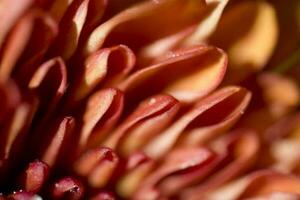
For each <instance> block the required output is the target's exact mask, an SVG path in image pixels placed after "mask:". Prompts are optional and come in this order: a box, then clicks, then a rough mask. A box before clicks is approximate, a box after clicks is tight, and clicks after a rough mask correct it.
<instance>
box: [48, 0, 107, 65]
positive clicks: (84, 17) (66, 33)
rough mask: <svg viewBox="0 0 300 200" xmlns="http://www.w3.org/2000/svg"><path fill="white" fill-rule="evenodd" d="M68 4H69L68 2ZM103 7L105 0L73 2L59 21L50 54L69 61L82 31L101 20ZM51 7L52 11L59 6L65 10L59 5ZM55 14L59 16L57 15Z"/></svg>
mask: <svg viewBox="0 0 300 200" xmlns="http://www.w3.org/2000/svg"><path fill="white" fill-rule="evenodd" d="M68 4H70V3H69V2H68ZM105 5H106V1H105V0H100V1H95V0H83V1H74V2H73V3H72V4H70V6H69V7H68V9H67V11H66V13H65V15H64V17H63V18H62V19H61V22H60V33H59V36H58V38H57V39H56V41H55V43H54V44H53V46H52V49H51V52H52V54H54V55H60V56H62V58H63V59H64V60H69V59H70V58H71V57H72V55H73V54H74V53H75V51H76V49H77V46H78V44H79V39H80V37H81V36H82V34H83V33H84V29H85V28H86V26H91V25H92V24H95V23H96V22H98V21H99V20H100V19H101V17H102V15H103V12H104V9H105ZM53 6H54V7H53V9H54V8H56V7H58V6H59V7H60V8H61V9H63V10H65V8H64V7H63V6H61V5H57V4H54V5H53ZM57 14H58V15H59V13H57Z"/></svg>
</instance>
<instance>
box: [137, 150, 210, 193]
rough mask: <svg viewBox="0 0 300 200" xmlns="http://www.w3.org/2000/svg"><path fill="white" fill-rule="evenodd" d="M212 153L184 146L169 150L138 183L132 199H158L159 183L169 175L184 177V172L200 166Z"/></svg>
mask: <svg viewBox="0 0 300 200" xmlns="http://www.w3.org/2000/svg"><path fill="white" fill-rule="evenodd" d="M212 156H213V154H212V153H211V152H210V151H209V150H207V149H205V148H198V149H197V148H185V149H177V150H174V151H173V152H171V153H170V154H169V155H168V156H167V157H166V160H165V161H164V162H163V163H162V164H161V166H160V167H159V168H158V169H156V170H155V171H154V172H152V173H151V174H150V175H149V176H148V177H147V178H146V179H145V180H144V181H143V184H141V185H140V187H139V188H138V190H137V192H136V193H135V194H134V196H133V199H142V198H145V197H147V199H158V197H160V196H163V194H161V191H160V188H159V187H160V185H161V184H163V182H164V180H166V179H167V178H168V177H171V176H176V175H178V176H182V178H184V177H185V174H184V172H187V173H188V171H189V170H191V169H195V168H201V167H203V165H205V164H204V163H205V162H207V161H208V160H209V159H211V158H212Z"/></svg>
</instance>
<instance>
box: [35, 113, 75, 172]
mask: <svg viewBox="0 0 300 200" xmlns="http://www.w3.org/2000/svg"><path fill="white" fill-rule="evenodd" d="M74 125H75V122H74V119H73V118H72V117H64V118H62V119H60V120H58V121H57V122H56V123H54V124H52V126H50V127H49V128H50V131H49V132H48V133H47V134H45V135H44V138H43V139H42V143H41V142H39V143H41V145H40V151H39V152H38V154H39V155H40V156H39V157H40V158H41V160H42V161H43V162H45V163H47V164H48V165H49V166H50V167H52V166H54V165H55V164H58V162H66V159H64V155H65V153H66V151H67V149H68V148H67V147H68V145H70V139H71V134H72V132H73V129H74ZM60 164H61V163H60Z"/></svg>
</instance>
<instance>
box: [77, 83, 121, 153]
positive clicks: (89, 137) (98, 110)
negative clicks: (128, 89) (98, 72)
mask: <svg viewBox="0 0 300 200" xmlns="http://www.w3.org/2000/svg"><path fill="white" fill-rule="evenodd" d="M122 110H123V94H122V93H121V92H120V91H119V90H116V89H113V88H107V89H103V90H100V91H98V92H96V93H94V94H93V95H92V96H91V97H90V98H89V99H88V101H87V107H86V110H85V112H84V115H83V125H82V128H81V131H80V138H79V148H80V149H81V148H85V147H87V146H95V145H98V144H99V142H100V141H101V140H102V139H103V137H104V136H105V135H106V133H107V132H108V131H109V130H110V129H111V128H112V127H113V126H114V124H115V123H116V122H117V120H118V119H119V117H120V115H121V113H122Z"/></svg>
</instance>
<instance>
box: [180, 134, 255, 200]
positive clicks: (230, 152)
mask: <svg viewBox="0 0 300 200" xmlns="http://www.w3.org/2000/svg"><path fill="white" fill-rule="evenodd" d="M226 137H227V138H226ZM225 138H226V139H225ZM225 138H223V139H220V141H221V143H223V142H224V143H223V145H224V146H223V145H222V144H221V143H216V144H215V149H216V151H217V152H219V154H221V155H222V154H224V155H223V156H221V157H223V161H222V162H219V163H218V164H219V167H220V168H219V170H216V171H214V172H212V174H211V176H210V177H207V179H206V180H205V181H203V182H202V183H200V184H199V185H196V186H192V187H190V188H187V189H186V190H184V191H182V192H181V194H180V195H181V198H182V199H198V197H199V196H197V194H203V195H205V194H206V193H207V192H208V191H211V190H213V189H217V188H218V187H220V186H221V185H223V184H224V183H226V182H228V181H230V180H232V179H233V178H235V177H237V176H238V175H240V174H241V173H243V172H244V171H245V170H246V169H248V168H249V167H250V166H251V165H253V163H254V162H255V159H256V156H257V153H258V150H259V140H258V137H257V136H256V134H255V133H253V132H251V131H249V130H236V131H235V132H233V133H232V134H230V135H229V136H225ZM222 146H223V148H222ZM228 159H229V160H228ZM217 169H218V168H217Z"/></svg>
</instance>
